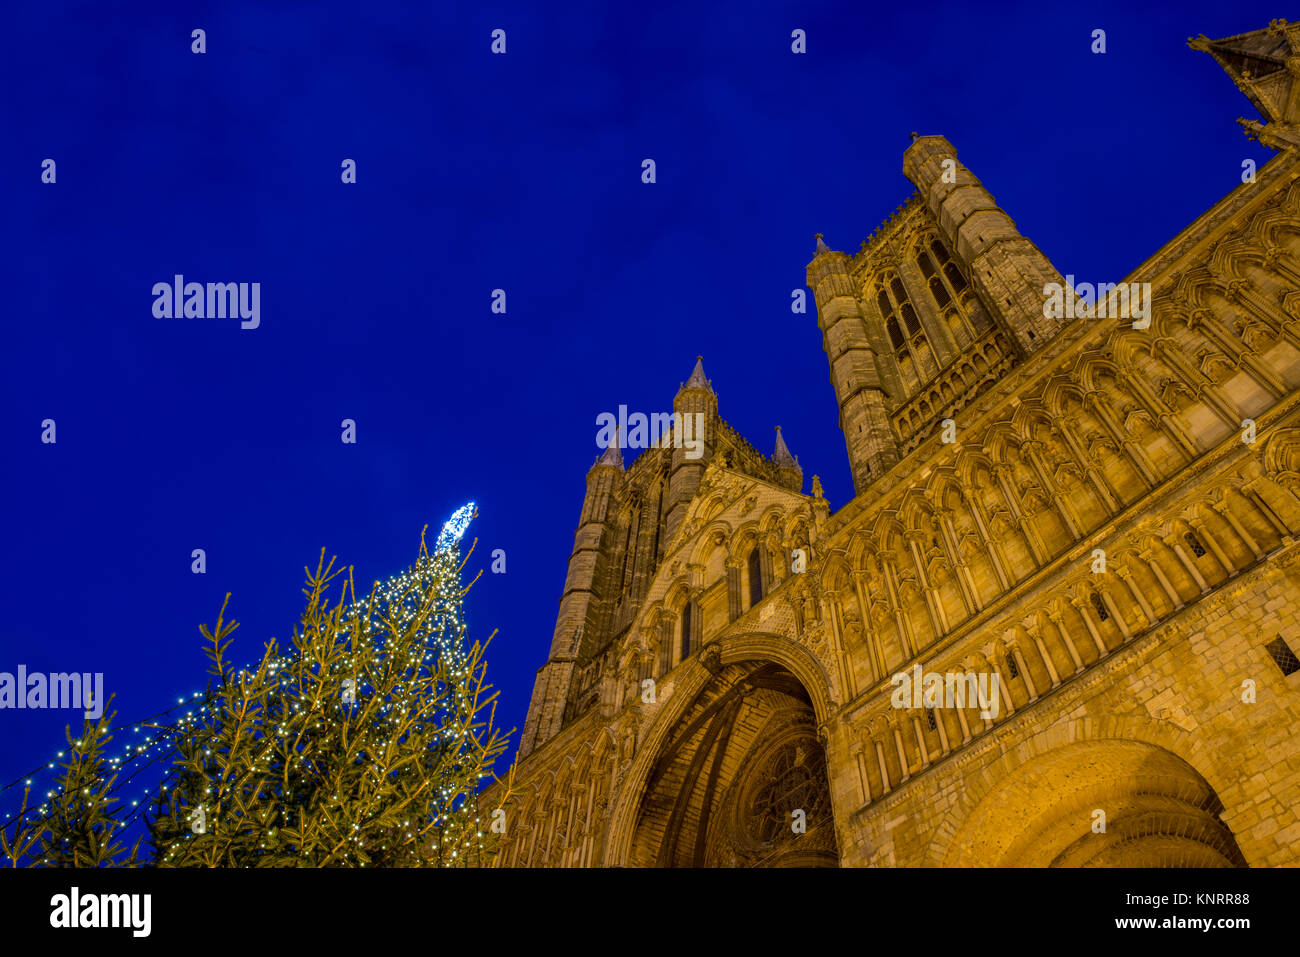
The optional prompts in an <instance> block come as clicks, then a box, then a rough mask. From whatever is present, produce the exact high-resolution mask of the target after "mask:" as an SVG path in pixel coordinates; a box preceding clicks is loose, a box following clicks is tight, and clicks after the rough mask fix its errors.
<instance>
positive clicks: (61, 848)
mask: <svg viewBox="0 0 1300 957" xmlns="http://www.w3.org/2000/svg"><path fill="white" fill-rule="evenodd" d="M110 703H111V699H110ZM114 717H115V713H114V712H112V711H110V710H107V709H106V710H105V711H104V713H103V714H101V715H100V716H99V718H98V719H97V720H95V721H90V720H89V719H87V720H86V722H85V723H84V724H83V726H82V729H81V734H80V736H79V737H76V738H74V737H73V736H72V729H71V728H70V727H69V728H68V729H67V732H66V733H67V736H68V752H67V754H66V757H67V762H66V763H64V764H63V765H61V771H60V774H59V783H58V787H57V788H56V789H55V790H54V791H53V792H52V793H51V795H50V796H49V800H48V801H47V803H46V804H45V806H44V807H43V810H42V812H41V813H39V814H37V815H34V816H31V817H29V816H28V814H27V802H28V799H29V796H30V793H31V787H30V783H29V785H28V787H27V788H26V790H25V791H24V792H23V804H22V808H21V810H20V811H19V813H18V815H17V817H16V818H15V819H14V820H13V821H11V822H9V824H8V825H7V826H6V827H5V828H3V829H0V851H3V853H4V856H5V857H6V858H8V859H9V864H10V865H11V866H13V867H17V866H19V864H20V863H21V862H23V861H24V860H25V859H30V861H31V863H32V864H33V865H34V866H37V867H112V866H119V867H131V866H134V865H136V864H137V863H138V861H137V856H136V855H137V853H138V851H139V842H138V841H137V842H136V846H135V847H133V848H132V849H131V851H130V853H129V854H127V853H126V851H125V848H124V846H123V845H122V844H121V842H120V841H118V840H117V837H118V835H120V834H121V833H122V828H123V826H124V822H123V820H122V818H121V815H120V812H121V811H122V806H121V799H120V798H117V797H114V796H113V794H114V792H115V791H116V790H117V786H118V775H117V773H116V771H114V770H113V768H112V766H111V765H110V763H109V762H108V761H107V760H106V757H105V751H106V749H107V747H108V744H109V742H110V741H112V740H113V736H112V734H111V733H110V732H109V728H110V726H111V725H112V722H113V718H114ZM63 756H64V753H63V752H60V757H63Z"/></svg>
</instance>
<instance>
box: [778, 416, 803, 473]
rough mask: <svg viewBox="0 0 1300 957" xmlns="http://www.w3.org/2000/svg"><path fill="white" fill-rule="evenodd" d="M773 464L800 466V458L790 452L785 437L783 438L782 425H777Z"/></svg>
mask: <svg viewBox="0 0 1300 957" xmlns="http://www.w3.org/2000/svg"><path fill="white" fill-rule="evenodd" d="M772 464H773V465H778V466H782V467H785V466H789V467H793V468H798V467H799V460H798V459H796V458H795V457H794V456H793V455H791V454H790V449H789V448H787V447H786V444H785V439H783V438H781V426H779V425H778V426H777V427H776V451H775V452H773V453H772Z"/></svg>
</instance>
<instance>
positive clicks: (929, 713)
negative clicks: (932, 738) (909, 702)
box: [925, 707, 939, 731]
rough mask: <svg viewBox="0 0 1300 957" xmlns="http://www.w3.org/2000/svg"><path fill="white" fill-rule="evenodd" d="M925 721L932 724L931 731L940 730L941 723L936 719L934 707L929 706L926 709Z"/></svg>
mask: <svg viewBox="0 0 1300 957" xmlns="http://www.w3.org/2000/svg"><path fill="white" fill-rule="evenodd" d="M925 723H926V724H928V725H929V726H930V730H931V731H938V730H939V723H938V722H937V721H935V720H934V709H933V708H930V707H927V708H926V709H925Z"/></svg>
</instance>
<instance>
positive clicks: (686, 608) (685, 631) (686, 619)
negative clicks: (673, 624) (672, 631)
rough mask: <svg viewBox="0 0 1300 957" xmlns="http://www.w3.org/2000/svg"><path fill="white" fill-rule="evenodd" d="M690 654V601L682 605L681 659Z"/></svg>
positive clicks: (683, 659)
mask: <svg viewBox="0 0 1300 957" xmlns="http://www.w3.org/2000/svg"><path fill="white" fill-rule="evenodd" d="M690 654H691V602H690V601H687V602H686V604H685V605H683V606H682V661H685V660H686V659H687V658H689V657H690Z"/></svg>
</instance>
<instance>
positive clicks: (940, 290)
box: [930, 276, 952, 309]
mask: <svg viewBox="0 0 1300 957" xmlns="http://www.w3.org/2000/svg"><path fill="white" fill-rule="evenodd" d="M930 295H932V296H934V301H935V303H936V304H937V305H938V306H939V308H940V309H943V308H944V307H945V306H947V305H948V303H950V302H952V297H951V296H949V295H948V287H946V286H945V285H944V284H943V281H942V280H941V279H939V277H938V276H935V277H933V278H932V279H931V280H930Z"/></svg>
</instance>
